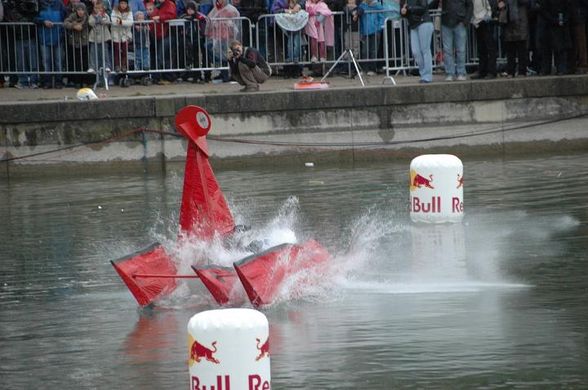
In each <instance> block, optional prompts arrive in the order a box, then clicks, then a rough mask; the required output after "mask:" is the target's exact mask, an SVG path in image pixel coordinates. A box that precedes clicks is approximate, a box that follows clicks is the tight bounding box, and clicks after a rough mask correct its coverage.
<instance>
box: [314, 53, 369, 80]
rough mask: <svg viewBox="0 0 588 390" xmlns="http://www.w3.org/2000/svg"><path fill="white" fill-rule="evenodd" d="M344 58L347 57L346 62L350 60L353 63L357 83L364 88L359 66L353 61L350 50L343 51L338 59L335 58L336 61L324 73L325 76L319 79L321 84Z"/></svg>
mask: <svg viewBox="0 0 588 390" xmlns="http://www.w3.org/2000/svg"><path fill="white" fill-rule="evenodd" d="M345 57H347V61H349V58H351V61H352V62H353V65H354V66H355V71H356V72H357V75H358V76H359V81H361V86H362V87H365V83H364V82H363V78H362V77H361V72H360V70H359V65H357V61H355V57H354V56H353V50H351V49H345V51H344V52H343V53H341V55H340V56H339V58H337V61H335V63H334V64H333V65H332V66H331V68H330V69H329V71H328V72H327V73H325V75H324V76H323V78H322V79H321V83H322V82H323V81H325V79H326V78H327V77H328V76H329V74H331V72H332V71H333V69H335V67H336V66H337V65H338V64H339V62H341V60H342V59H343V58H345Z"/></svg>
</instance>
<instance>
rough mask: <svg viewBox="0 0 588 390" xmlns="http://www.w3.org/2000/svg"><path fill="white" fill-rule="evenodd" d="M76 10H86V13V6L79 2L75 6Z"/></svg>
mask: <svg viewBox="0 0 588 390" xmlns="http://www.w3.org/2000/svg"><path fill="white" fill-rule="evenodd" d="M74 10H76V11H79V10H84V11H86V4H84V3H82V2H79V3H76V4H74Z"/></svg>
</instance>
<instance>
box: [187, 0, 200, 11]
mask: <svg viewBox="0 0 588 390" xmlns="http://www.w3.org/2000/svg"><path fill="white" fill-rule="evenodd" d="M186 9H191V10H193V11H197V10H198V4H196V2H195V1H193V0H190V1H188V2H187V3H186Z"/></svg>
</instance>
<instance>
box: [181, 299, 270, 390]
mask: <svg viewBox="0 0 588 390" xmlns="http://www.w3.org/2000/svg"><path fill="white" fill-rule="evenodd" d="M269 348H270V342H269V324H268V321H267V318H266V316H265V315H264V314H263V313H261V312H259V311H257V310H253V309H220V310H208V311H203V312H201V313H198V314H196V315H194V316H193V317H192V318H191V319H190V321H189V323H188V366H189V370H190V389H219V390H229V389H269V388H270V387H271V386H270V380H271V373H270V349H269Z"/></svg>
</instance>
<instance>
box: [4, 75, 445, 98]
mask: <svg viewBox="0 0 588 390" xmlns="http://www.w3.org/2000/svg"><path fill="white" fill-rule="evenodd" d="M363 79H364V82H365V85H366V86H371V87H374V86H382V85H384V84H385V85H388V86H389V85H392V83H391V81H390V80H389V79H387V78H386V75H385V74H377V75H374V76H363ZM394 79H395V81H396V82H397V84H399V85H401V84H415V85H416V84H418V82H419V78H418V77H412V76H398V77H394ZM319 80H320V77H316V78H315V81H319ZM296 81H298V80H297V79H286V78H283V77H281V76H272V77H271V78H270V79H269V80H268V81H267V82H266V83H264V84H263V85H261V88H260V92H257V93H263V92H275V91H294V83H295V82H296ZM325 81H327V82H328V83H329V88H330V89H339V88H361V87H362V86H361V82H360V80H359V78H357V77H356V78H349V77H345V76H340V75H337V76H329V77H328V78H327V79H326V80H325ZM436 82H444V81H443V76H442V75H438V76H436V78H435V83H436ZM241 88H242V87H241V86H240V85H238V84H236V83H235V82H230V83H221V84H214V83H207V84H193V83H190V82H181V83H174V84H170V85H150V86H143V85H140V84H137V85H131V86H130V87H128V88H121V87H119V86H112V87H109V89H108V90H106V89H104V88H97V90H96V91H95V92H96V95H98V97H99V98H101V99H107V98H110V97H146V96H174V95H177V96H185V95H210V94H222V95H224V94H232V93H236V94H245V93H242V92H239V90H240V89H241ZM77 91H78V90H77V89H75V88H62V89H16V88H0V104H1V103H14V102H33V101H55V100H61V101H63V100H75V99H76V93H77Z"/></svg>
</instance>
